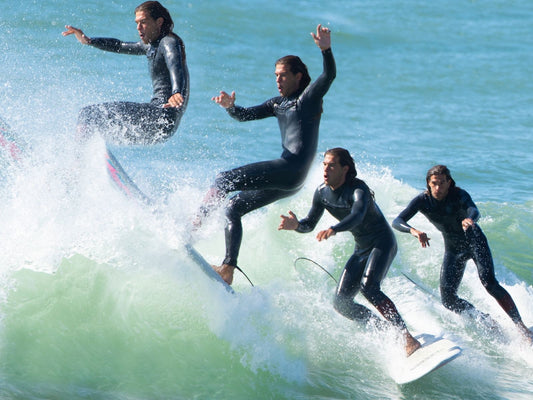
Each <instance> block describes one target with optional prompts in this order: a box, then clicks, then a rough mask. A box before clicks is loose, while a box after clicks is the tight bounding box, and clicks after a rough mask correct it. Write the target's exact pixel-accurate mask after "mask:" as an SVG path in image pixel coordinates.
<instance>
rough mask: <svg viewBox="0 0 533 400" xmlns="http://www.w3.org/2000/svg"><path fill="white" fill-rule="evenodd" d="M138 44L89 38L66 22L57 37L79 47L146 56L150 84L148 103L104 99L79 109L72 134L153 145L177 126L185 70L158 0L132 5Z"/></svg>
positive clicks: (186, 78) (183, 97)
mask: <svg viewBox="0 0 533 400" xmlns="http://www.w3.org/2000/svg"><path fill="white" fill-rule="evenodd" d="M135 23H136V24H137V31H138V32H139V37H140V39H141V40H140V41H139V42H122V41H120V40H118V39H111V38H90V37H88V36H86V35H85V34H84V33H83V31H82V30H81V29H78V28H74V27H73V26H71V25H66V26H65V28H66V30H65V31H64V32H63V36H69V35H75V36H76V38H77V39H78V41H79V42H80V43H82V44H84V45H89V46H93V47H96V48H98V49H101V50H106V51H111V52H115V53H121V54H132V55H146V57H147V58H148V68H149V70H150V74H151V78H152V86H153V95H152V99H151V101H150V102H149V103H134V102H125V101H120V102H110V103H103V104H95V105H90V106H86V107H84V108H82V110H81V111H80V114H79V116H78V134H79V135H80V137H81V138H89V137H91V136H92V135H93V134H94V132H99V133H100V134H102V135H103V137H104V138H105V139H106V140H107V141H111V142H113V143H116V144H154V143H159V142H162V141H165V140H167V139H168V138H169V137H171V136H172V135H173V134H174V132H175V131H176V129H177V128H178V125H179V122H180V119H181V117H182V115H183V113H184V112H185V109H186V107H187V103H188V99H189V72H188V69H187V63H186V58H185V46H184V44H183V41H182V40H181V38H180V37H179V36H177V35H176V34H175V33H174V32H173V31H172V29H173V26H174V23H173V21H172V18H171V16H170V14H169V12H168V10H167V9H166V8H165V7H163V6H162V5H161V4H160V3H159V2H158V1H146V2H144V3H142V4H141V5H139V6H138V7H137V8H135Z"/></svg>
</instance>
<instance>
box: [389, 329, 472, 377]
mask: <svg viewBox="0 0 533 400" xmlns="http://www.w3.org/2000/svg"><path fill="white" fill-rule="evenodd" d="M415 337H416V338H417V339H418V340H419V341H420V343H421V344H422V347H421V348H419V349H418V350H417V351H415V352H414V353H413V354H411V355H410V356H409V357H407V358H406V359H405V362H404V363H402V364H401V365H399V366H398V367H399V368H398V369H400V368H401V370H398V371H394V372H393V373H391V375H393V376H392V377H393V379H394V381H395V382H396V383H398V384H400V385H402V384H405V383H409V382H412V381H415V380H417V379H419V378H421V377H423V376H424V375H426V374H429V373H430V372H432V371H435V370H436V369H438V368H440V367H442V366H443V365H446V364H447V363H449V362H450V361H452V360H453V359H455V358H457V357H458V356H459V355H460V354H461V351H462V349H461V348H460V347H459V346H458V345H457V344H456V343H454V342H452V341H451V340H448V339H444V338H438V337H435V336H433V335H430V334H422V335H418V336H415Z"/></svg>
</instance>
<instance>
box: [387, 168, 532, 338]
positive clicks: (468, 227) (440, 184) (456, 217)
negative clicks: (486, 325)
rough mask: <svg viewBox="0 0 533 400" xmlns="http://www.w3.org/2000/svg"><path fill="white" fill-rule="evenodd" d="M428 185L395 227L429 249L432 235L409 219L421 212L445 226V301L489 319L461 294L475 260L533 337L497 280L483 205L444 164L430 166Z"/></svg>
mask: <svg viewBox="0 0 533 400" xmlns="http://www.w3.org/2000/svg"><path fill="white" fill-rule="evenodd" d="M426 186H427V190H425V191H424V192H422V193H420V194H419V195H418V196H416V197H415V198H414V199H413V200H411V202H410V203H409V205H408V206H407V208H406V209H405V210H403V211H402V212H401V213H400V214H399V215H398V217H397V218H396V219H395V220H394V221H393V223H392V226H393V227H394V228H395V229H397V230H399V231H400V232H405V233H410V234H411V235H413V236H414V237H416V238H417V239H418V241H419V242H420V244H421V245H422V247H424V248H426V247H429V241H430V238H429V237H428V236H427V234H426V233H425V232H422V231H419V230H418V229H415V228H413V227H412V226H411V225H409V224H408V223H407V222H408V221H409V220H410V219H411V218H412V217H413V216H414V215H415V214H416V213H417V212H421V213H422V214H423V215H425V216H426V217H427V218H428V219H429V221H430V222H431V223H432V224H433V225H435V227H436V228H437V229H438V230H439V231H441V233H442V236H443V238H444V261H443V263H442V267H441V273H440V293H441V298H442V304H443V305H444V306H445V307H446V308H448V309H449V310H451V311H454V312H456V313H464V312H469V313H470V314H471V315H476V314H477V315H481V316H482V318H483V319H487V318H488V316H487V315H484V314H482V313H479V312H478V311H477V310H476V309H475V307H474V306H473V305H472V304H471V303H469V302H468V301H466V300H464V299H462V298H460V297H459V296H458V295H457V290H458V288H459V284H460V283H461V280H462V278H463V275H464V272H465V267H466V262H467V261H468V260H473V261H474V263H475V264H476V267H477V270H478V275H479V278H480V280H481V283H482V284H483V286H484V287H485V289H486V290H487V292H488V293H489V294H490V295H491V296H492V297H494V298H495V299H496V301H497V302H498V304H500V306H501V307H502V308H503V310H504V311H505V312H506V313H507V314H508V315H509V317H511V319H512V320H513V322H514V323H515V324H516V326H517V327H518V329H519V330H520V332H521V333H522V334H523V335H524V336H526V338H528V339H529V341H531V342H533V337H532V334H531V332H530V331H529V329H528V328H527V327H526V326H525V325H524V323H523V322H522V318H521V317H520V314H519V312H518V309H517V307H516V305H515V303H514V301H513V299H512V298H511V295H510V294H509V293H508V292H507V291H506V290H505V289H504V288H503V287H502V286H501V285H500V284H499V283H498V281H497V280H496V276H495V274H494V263H493V260H492V255H491V252H490V249H489V245H488V242H487V238H486V237H485V234H484V233H483V231H482V230H481V228H480V227H479V225H477V223H476V221H477V220H478V219H479V216H480V214H479V210H478V208H477V207H476V205H475V204H474V202H473V200H472V198H471V197H470V195H469V194H468V193H467V192H466V191H465V190H463V189H461V188H459V187H457V186H456V185H455V181H454V180H453V178H452V177H451V174H450V170H449V169H448V168H447V167H446V166H445V165H436V166H434V167H432V168H430V169H429V170H428V172H427V175H426Z"/></svg>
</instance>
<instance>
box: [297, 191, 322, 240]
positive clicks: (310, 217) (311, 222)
mask: <svg viewBox="0 0 533 400" xmlns="http://www.w3.org/2000/svg"><path fill="white" fill-rule="evenodd" d="M320 200H321V199H320V193H319V191H318V189H317V190H316V191H315V194H314V196H313V204H312V205H311V209H310V210H309V213H308V214H307V217H305V218H304V219H302V220H300V221H298V222H299V225H298V228H296V232H300V233H308V232H311V231H312V230H313V229H315V226H316V224H318V221H320V218H322V215H323V214H324V205H323V204H322V201H320Z"/></svg>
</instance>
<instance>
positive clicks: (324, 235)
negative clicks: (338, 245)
mask: <svg viewBox="0 0 533 400" xmlns="http://www.w3.org/2000/svg"><path fill="white" fill-rule="evenodd" d="M336 234H337V232H335V231H334V230H333V229H331V228H328V229H326V230H324V231H320V232H318V234H317V235H316V239H317V240H318V241H319V242H321V241H322V240H328V239H329V238H330V237H332V236H335V235H336Z"/></svg>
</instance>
